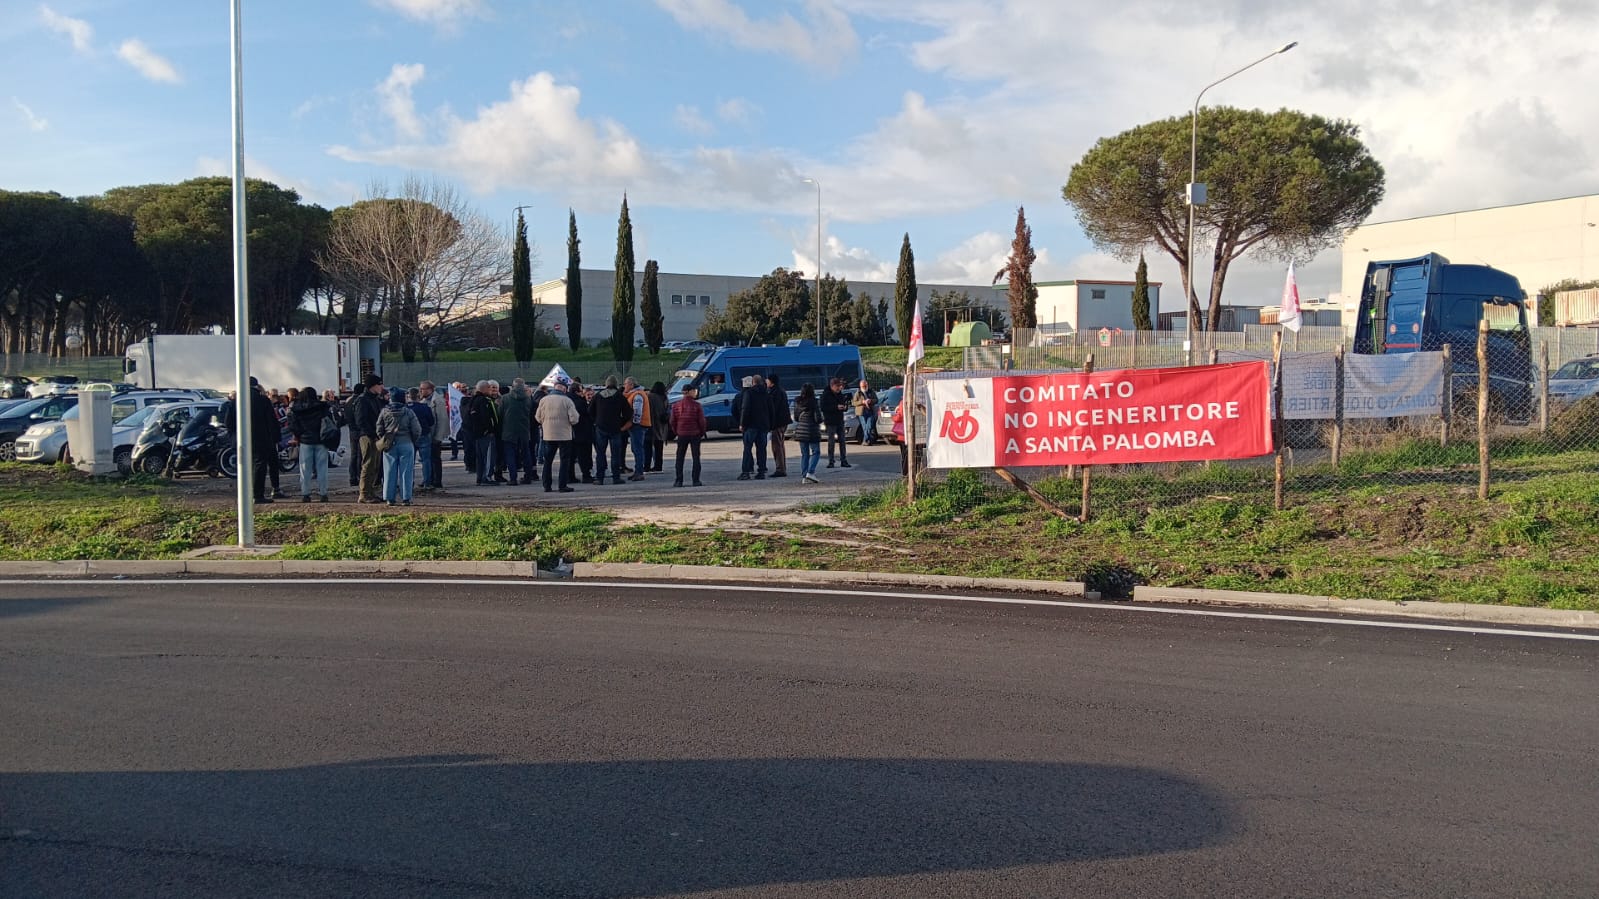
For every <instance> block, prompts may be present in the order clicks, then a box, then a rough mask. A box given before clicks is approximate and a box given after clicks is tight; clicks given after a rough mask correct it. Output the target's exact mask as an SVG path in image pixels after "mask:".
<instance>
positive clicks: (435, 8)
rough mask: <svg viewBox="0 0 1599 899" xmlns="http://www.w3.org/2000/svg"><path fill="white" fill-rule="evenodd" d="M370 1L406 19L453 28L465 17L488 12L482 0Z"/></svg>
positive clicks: (477, 16) (474, 16) (478, 16)
mask: <svg viewBox="0 0 1599 899" xmlns="http://www.w3.org/2000/svg"><path fill="white" fill-rule="evenodd" d="M372 2H373V3H374V4H375V5H377V6H379V7H381V8H383V9H387V10H390V11H392V12H397V13H399V14H400V15H402V16H405V17H406V18H407V19H413V20H415V21H418V22H428V23H431V24H434V25H439V26H441V27H445V28H453V27H455V26H457V25H459V24H460V23H461V22H462V21H464V20H466V19H471V18H480V17H482V16H484V15H486V14H487V12H488V8H487V7H486V6H485V5H484V4H483V3H482V0H372Z"/></svg>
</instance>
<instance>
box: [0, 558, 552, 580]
mask: <svg viewBox="0 0 1599 899" xmlns="http://www.w3.org/2000/svg"><path fill="white" fill-rule="evenodd" d="M182 574H203V575H229V576H244V577H276V576H317V577H328V576H333V575H377V574H383V575H391V574H416V575H428V576H437V577H498V578H519V579H522V580H558V579H561V575H559V574H557V573H555V572H553V571H541V570H539V568H538V566H537V564H536V563H534V562H434V561H410V562H395V561H360V560H352V561H297V560H293V559H173V560H156V561H150V560H129V561H114V560H91V561H63V562H0V577H86V576H89V575H102V576H120V577H155V576H171V575H182Z"/></svg>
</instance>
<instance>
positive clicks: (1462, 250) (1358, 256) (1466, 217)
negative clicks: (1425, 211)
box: [1343, 194, 1599, 318]
mask: <svg viewBox="0 0 1599 899" xmlns="http://www.w3.org/2000/svg"><path fill="white" fill-rule="evenodd" d="M1427 253H1442V254H1443V255H1444V256H1446V257H1447V258H1448V259H1449V261H1450V262H1458V263H1471V264H1477V265H1491V266H1493V267H1494V268H1496V269H1499V270H1500V271H1505V272H1509V273H1510V274H1512V275H1515V276H1516V280H1518V281H1520V282H1521V288H1522V290H1525V291H1526V292H1527V297H1528V299H1533V298H1534V297H1535V296H1536V295H1537V293H1538V291H1539V290H1540V289H1541V288H1543V287H1545V286H1547V285H1549V284H1553V283H1555V282H1557V281H1562V280H1565V279H1567V278H1576V279H1578V280H1582V281H1589V280H1599V194H1590V195H1588V196H1584V197H1568V198H1566V199H1563V200H1544V201H1542V202H1538V203H1521V204H1518V205H1515V206H1495V207H1492V208H1489V209H1473V210H1468V211H1465V212H1450V213H1445V214H1442V215H1429V216H1423V217H1421V218H1411V219H1400V220H1398V221H1392V222H1372V223H1370V224H1366V225H1362V226H1360V227H1359V228H1356V229H1355V230H1354V231H1351V232H1350V233H1349V236H1348V237H1346V238H1345V239H1344V248H1343V254H1344V256H1343V299H1344V301H1345V303H1347V304H1349V305H1350V306H1351V307H1353V306H1354V305H1356V304H1358V303H1359V302H1360V287H1361V282H1362V281H1363V280H1365V277H1366V263H1368V262H1374V261H1378V260H1385V259H1409V258H1412V257H1415V256H1422V255H1425V254H1427ZM1534 311H1535V309H1534V307H1532V306H1529V308H1528V317H1529V318H1531V317H1532V315H1533V313H1534Z"/></svg>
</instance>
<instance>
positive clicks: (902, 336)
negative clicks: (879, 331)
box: [894, 233, 916, 346]
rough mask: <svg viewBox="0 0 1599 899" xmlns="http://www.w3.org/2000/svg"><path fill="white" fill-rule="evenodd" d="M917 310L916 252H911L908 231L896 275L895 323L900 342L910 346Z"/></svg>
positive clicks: (901, 245)
mask: <svg viewBox="0 0 1599 899" xmlns="http://www.w3.org/2000/svg"><path fill="white" fill-rule="evenodd" d="M915 311H916V254H915V253H912V252H911V236H910V234H909V233H906V235H905V240H904V242H903V243H901V244H900V245H899V271H898V272H896V273H895V275H894V325H895V327H897V328H898V329H899V335H898V336H899V342H900V343H902V344H904V345H905V346H910V342H911V315H912V314H914V313H915Z"/></svg>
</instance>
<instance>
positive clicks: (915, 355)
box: [905, 296, 926, 368]
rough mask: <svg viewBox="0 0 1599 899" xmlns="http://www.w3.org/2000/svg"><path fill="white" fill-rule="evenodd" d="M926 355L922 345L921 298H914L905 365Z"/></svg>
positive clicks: (909, 365)
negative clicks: (914, 304)
mask: <svg viewBox="0 0 1599 899" xmlns="http://www.w3.org/2000/svg"><path fill="white" fill-rule="evenodd" d="M924 355H926V349H925V348H924V347H923V346H922V298H921V297H920V296H918V297H917V298H916V309H915V311H913V312H912V313H911V342H910V344H909V348H908V350H907V351H906V353H905V367H906V368H910V367H911V366H912V365H915V364H916V363H917V362H919V361H921V358H922V356H924Z"/></svg>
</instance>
